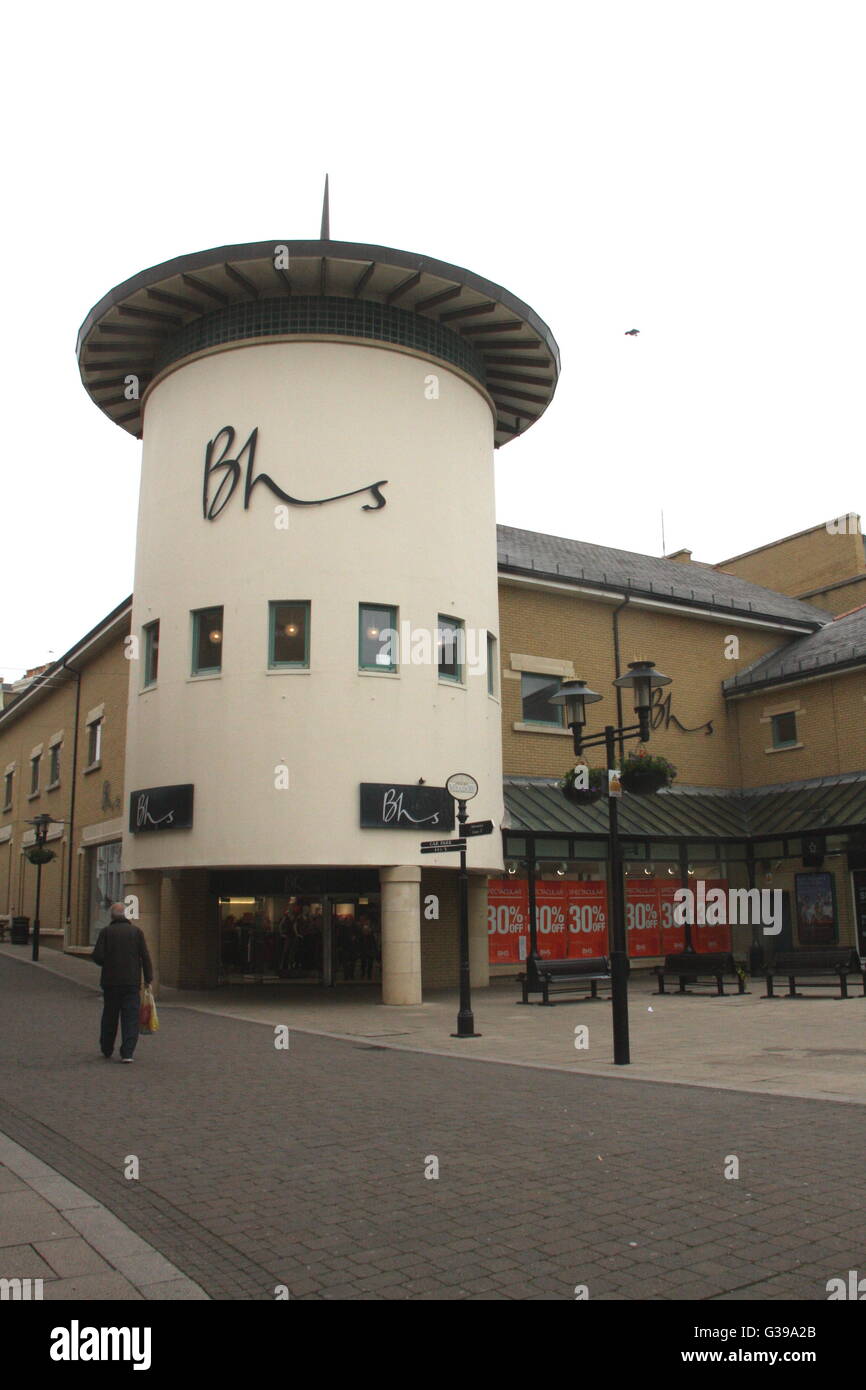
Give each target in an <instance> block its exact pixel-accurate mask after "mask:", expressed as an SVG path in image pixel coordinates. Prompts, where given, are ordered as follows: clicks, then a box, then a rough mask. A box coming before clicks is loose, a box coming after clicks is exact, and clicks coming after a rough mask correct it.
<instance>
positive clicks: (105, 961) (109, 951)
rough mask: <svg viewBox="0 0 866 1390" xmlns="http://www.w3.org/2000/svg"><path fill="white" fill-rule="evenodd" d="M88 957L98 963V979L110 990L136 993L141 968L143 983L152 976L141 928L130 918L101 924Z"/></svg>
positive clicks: (139, 981) (149, 980)
mask: <svg viewBox="0 0 866 1390" xmlns="http://www.w3.org/2000/svg"><path fill="white" fill-rule="evenodd" d="M90 959H91V960H92V961H95V962H96V964H97V965H101V966H102V975H101V977H100V983H101V985H102V988H103V989H104V990H106V991H109V992H111V993H115V992H116V993H118V994H137V993H138V991H139V989H140V988H141V973H142V971H144V983H145V984H146V985H149V984H150V982H151V980H152V979H153V966H152V965H151V963H150V952H149V951H148V949H147V942H146V941H145V939H144V932H143V931H142V930H141V927H137V926H136V925H135V923H134V922H126V921H124V922H109V924H108V926H107V927H103V928H102V931H101V932H100V933H99V936H98V937H97V938H96V945H95V946H94V948H93V955H92V956H91V957H90Z"/></svg>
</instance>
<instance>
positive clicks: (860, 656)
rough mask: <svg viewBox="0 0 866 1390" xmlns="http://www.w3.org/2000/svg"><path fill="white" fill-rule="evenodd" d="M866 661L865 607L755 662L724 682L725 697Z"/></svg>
mask: <svg viewBox="0 0 866 1390" xmlns="http://www.w3.org/2000/svg"><path fill="white" fill-rule="evenodd" d="M862 662H866V605H864V606H863V607H862V608H855V609H854V610H853V612H851V613H846V614H843V615H842V616H841V617H838V618H836V619H834V621H833V622H831V623H828V624H827V625H826V627H822V628H820V629H819V630H818V631H817V632H813V633H810V634H809V635H808V636H807V637H798V638H795V640H794V641H793V642H789V643H788V644H787V646H785V647H783V648H782V649H781V650H780V651H775V652H770V654H769V655H768V656H762V657H760V658H759V659H758V660H757V661H753V662H752V664H751V666H747V667H746V669H745V670H743V671H738V672H737V674H736V675H735V676H731V677H730V678H729V679H728V680H726V681H724V682H723V683H722V689H723V690H724V691H725V693H726V694H731V693H732V692H734V691H741V690H748V689H750V688H752V687H761V686H766V685H775V684H778V683H783V682H785V681H792V680H796V679H797V678H798V677H800V676H804V675H814V674H817V673H818V672H821V671H831V670H837V669H839V668H843V667H846V666H854V665H859V664H861V663H862Z"/></svg>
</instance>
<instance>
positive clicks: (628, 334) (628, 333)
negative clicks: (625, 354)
mask: <svg viewBox="0 0 866 1390" xmlns="http://www.w3.org/2000/svg"><path fill="white" fill-rule="evenodd" d="M638 333H640V329H639V328H627V329H626V330H625V333H624V334H623V337H625V338H636V337H637V335H638Z"/></svg>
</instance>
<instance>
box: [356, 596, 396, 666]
mask: <svg viewBox="0 0 866 1390" xmlns="http://www.w3.org/2000/svg"><path fill="white" fill-rule="evenodd" d="M358 667H359V669H360V670H361V671H396V670H397V609H396V608H393V607H391V606H390V605H388V604H383V603H361V604H359V605H358Z"/></svg>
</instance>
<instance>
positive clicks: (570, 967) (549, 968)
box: [518, 956, 611, 1009]
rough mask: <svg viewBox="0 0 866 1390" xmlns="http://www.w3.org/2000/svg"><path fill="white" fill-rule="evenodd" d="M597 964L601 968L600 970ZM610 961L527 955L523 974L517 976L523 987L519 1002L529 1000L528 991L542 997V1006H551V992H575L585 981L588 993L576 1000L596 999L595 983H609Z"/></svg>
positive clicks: (605, 957) (600, 958) (604, 959)
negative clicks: (543, 957)
mask: <svg viewBox="0 0 866 1390" xmlns="http://www.w3.org/2000/svg"><path fill="white" fill-rule="evenodd" d="M599 966H601V967H602V968H601V969H599ZM610 978H611V975H610V961H609V960H608V958H607V956H592V957H584V958H583V959H581V958H579V957H578V958H575V959H574V960H549V961H545V960H539V959H538V957H535V958H533V957H532V956H530V958H529V961H528V962H527V969H526V973H525V974H524V975H519V976H518V979H519V980H520V982H521V985H522V987H523V999H522V1001H521V1002H522V1003H524V1004H528V1003H529V995H530V994H540V995H541V996H542V1002H541V1007H544V1006H545V1005H546V1006H547V1007H548V1008H551V1009H552V1008H553V1007H554V1005H553V1004H552V1002H551V999H550V992H551V990H553V991H554V992H555V993H558V992H559V991H560V990H561V991H562V992H567V993H575V992H576V986H578V985H581V984H585V983H588V984H589V987H590V992H589V994H588V995H587V994H586V993H583V992H582V993H580V994H579V995H578V999H597V998H598V982H599V980H601V981H602V982H607V983H610Z"/></svg>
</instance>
